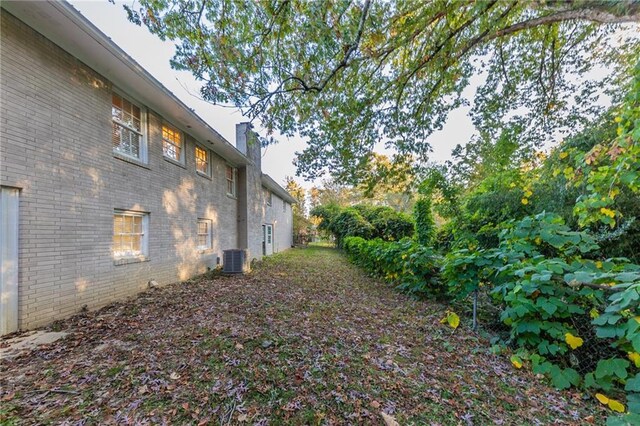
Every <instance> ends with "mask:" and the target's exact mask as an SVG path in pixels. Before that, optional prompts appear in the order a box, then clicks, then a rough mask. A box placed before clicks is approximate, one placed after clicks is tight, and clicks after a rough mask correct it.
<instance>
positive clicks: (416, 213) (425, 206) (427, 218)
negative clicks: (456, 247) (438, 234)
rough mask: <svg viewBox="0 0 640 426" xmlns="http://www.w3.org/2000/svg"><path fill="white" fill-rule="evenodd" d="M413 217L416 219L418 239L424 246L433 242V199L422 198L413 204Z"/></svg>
mask: <svg viewBox="0 0 640 426" xmlns="http://www.w3.org/2000/svg"><path fill="white" fill-rule="evenodd" d="M413 217H414V219H415V221H416V239H417V240H418V243H420V244H422V245H423V246H430V245H431V243H432V242H433V237H434V233H435V232H434V228H435V223H434V221H433V213H432V212H431V199H430V198H427V197H423V198H420V199H419V200H418V201H416V204H415V205H414V206H413Z"/></svg>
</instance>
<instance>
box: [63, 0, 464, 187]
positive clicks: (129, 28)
mask: <svg viewBox="0 0 640 426" xmlns="http://www.w3.org/2000/svg"><path fill="white" fill-rule="evenodd" d="M69 3H71V4H72V5H73V6H74V7H75V8H76V9H77V10H79V11H80V13H82V14H83V15H84V16H85V17H86V18H87V19H89V20H90V21H91V22H92V23H93V24H94V25H95V26H96V27H98V28H99V29H100V30H101V31H102V32H104V33H105V34H106V35H107V36H108V37H110V38H111V40H113V42H114V43H116V44H117V45H118V46H119V47H120V48H121V49H122V50H124V51H125V52H126V53H127V54H129V55H130V56H131V57H132V58H133V59H135V60H136V61H137V62H138V63H139V64H140V65H141V66H142V67H143V68H145V69H146V70H147V71H148V72H149V73H151V74H152V75H153V76H154V77H155V78H156V79H158V81H160V82H161V83H162V84H163V85H164V86H166V87H167V88H168V89H169V90H171V91H172V92H173V94H174V95H176V96H177V97H178V98H179V99H180V100H181V101H182V102H184V103H185V104H186V105H187V106H189V107H190V108H193V109H194V111H195V112H196V114H198V115H199V116H200V117H202V118H203V119H204V120H205V121H206V122H207V123H208V124H209V125H210V126H211V127H213V128H214V129H216V130H217V131H218V132H219V133H220V134H221V135H222V136H224V137H225V138H226V139H227V140H228V141H230V142H231V143H234V141H235V125H236V124H237V123H240V122H243V121H247V119H246V118H245V117H243V116H242V114H241V112H240V111H239V110H236V109H232V108H226V107H221V106H216V105H212V104H210V103H208V102H205V101H203V100H202V99H201V98H200V97H199V96H198V93H199V88H200V86H201V84H200V83H199V82H197V81H196V80H195V79H194V77H193V76H192V75H191V73H190V72H188V71H176V70H174V69H172V68H171V66H170V64H169V60H170V59H171V58H172V57H173V54H174V51H175V47H174V43H172V42H170V41H165V42H163V41H161V40H160V39H159V38H158V37H157V36H155V35H152V34H151V33H150V32H149V31H148V30H147V29H146V28H144V27H139V26H137V25H135V24H132V23H130V22H129V21H128V20H127V15H126V12H125V11H124V9H123V7H122V4H123V2H121V1H116V4H115V5H114V4H112V3H109V2H108V1H106V0H70V1H69ZM468 112H469V107H461V108H459V109H457V110H455V111H453V112H452V113H451V114H450V115H449V118H448V120H447V123H446V124H445V126H444V128H443V129H442V130H441V131H439V132H437V133H435V134H433V135H431V137H430V138H429V141H430V143H431V145H432V147H433V153H432V155H431V159H432V160H433V161H435V162H444V161H446V160H447V159H449V158H450V154H451V150H452V149H453V148H454V147H455V146H456V145H457V144H464V143H466V142H467V141H468V140H469V139H470V138H471V136H472V135H473V134H474V127H473V124H472V123H471V119H470V118H469V116H468ZM258 131H259V128H258ZM305 146H306V145H305V142H304V141H303V140H302V139H301V138H286V137H280V138H279V143H278V144H275V145H271V146H268V147H267V148H265V149H263V158H262V170H263V172H264V173H266V174H268V175H270V176H271V177H272V178H273V179H274V180H275V181H276V182H278V183H280V184H282V185H283V186H284V182H285V177H287V176H292V177H294V178H295V179H296V181H298V182H299V183H300V184H302V186H303V187H305V188H310V187H311V186H313V185H318V184H320V181H316V182H305V181H303V179H302V178H298V177H295V171H296V168H295V166H294V165H293V160H294V158H295V152H296V151H302V150H303V149H304V148H305Z"/></svg>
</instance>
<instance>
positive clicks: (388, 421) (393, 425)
mask: <svg viewBox="0 0 640 426" xmlns="http://www.w3.org/2000/svg"><path fill="white" fill-rule="evenodd" d="M380 415H381V416H382V420H384V424H385V425H387V426H400V423H398V422H397V421H396V419H395V418H394V417H393V416H390V415H389V414H387V413H385V412H384V411H383V412H381V413H380Z"/></svg>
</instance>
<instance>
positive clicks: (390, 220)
mask: <svg viewBox="0 0 640 426" xmlns="http://www.w3.org/2000/svg"><path fill="white" fill-rule="evenodd" d="M311 215H312V216H315V217H318V218H319V219H320V224H319V226H318V229H319V230H321V231H325V232H327V233H328V234H330V235H331V236H333V237H334V238H335V241H336V244H337V245H338V246H339V247H341V246H342V244H343V241H344V240H345V238H347V237H361V238H364V239H367V240H368V239H375V238H379V239H381V240H384V241H398V240H401V239H402V238H405V237H411V236H413V234H414V222H413V220H412V218H411V217H410V216H408V215H405V214H403V213H398V212H396V211H395V210H393V209H392V208H390V207H383V206H370V205H365V204H359V205H355V206H352V207H340V206H338V205H336V204H328V205H321V206H318V207H316V208H314V209H313V210H311Z"/></svg>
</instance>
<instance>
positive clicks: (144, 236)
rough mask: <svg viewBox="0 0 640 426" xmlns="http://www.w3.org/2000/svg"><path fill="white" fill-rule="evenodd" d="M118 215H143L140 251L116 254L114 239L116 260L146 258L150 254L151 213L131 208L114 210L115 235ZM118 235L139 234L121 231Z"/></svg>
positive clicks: (113, 249) (114, 256)
mask: <svg viewBox="0 0 640 426" xmlns="http://www.w3.org/2000/svg"><path fill="white" fill-rule="evenodd" d="M116 216H123V217H128V216H129V217H141V218H142V222H141V227H142V229H141V231H142V233H141V236H140V252H139V253H128V254H125V253H121V254H116V251H115V245H114V244H113V241H112V243H111V244H112V247H111V254H112V256H113V258H114V259H115V260H127V259H138V260H145V259H146V258H147V257H148V255H149V213H145V212H137V211H131V210H121V209H115V210H114V211H113V237H115V236H116ZM118 235H138V234H136V233H120V234H118Z"/></svg>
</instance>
